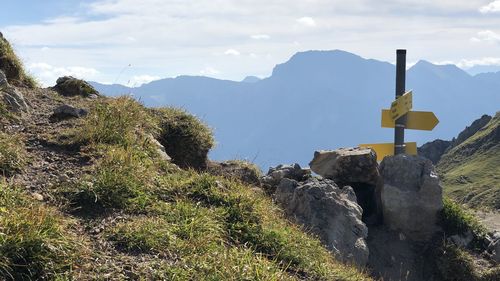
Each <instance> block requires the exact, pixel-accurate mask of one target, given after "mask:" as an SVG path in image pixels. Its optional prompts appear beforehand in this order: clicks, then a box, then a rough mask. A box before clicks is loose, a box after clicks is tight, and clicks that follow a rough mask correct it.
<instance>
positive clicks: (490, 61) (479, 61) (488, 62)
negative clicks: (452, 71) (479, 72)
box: [433, 57, 500, 69]
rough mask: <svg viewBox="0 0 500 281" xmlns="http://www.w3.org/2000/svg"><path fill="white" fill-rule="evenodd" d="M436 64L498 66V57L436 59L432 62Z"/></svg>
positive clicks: (499, 58)
mask: <svg viewBox="0 0 500 281" xmlns="http://www.w3.org/2000/svg"><path fill="white" fill-rule="evenodd" d="M433 63H434V64H437V65H448V64H454V65H456V66H458V67H460V68H462V69H469V68H472V67H474V66H500V57H483V58H476V59H461V60H458V61H451V60H447V61H437V62H433Z"/></svg>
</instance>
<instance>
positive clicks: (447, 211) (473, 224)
mask: <svg viewBox="0 0 500 281" xmlns="http://www.w3.org/2000/svg"><path fill="white" fill-rule="evenodd" d="M443 203H444V206H443V210H442V211H441V213H440V224H441V226H442V227H443V230H444V232H445V234H446V236H447V237H449V236H452V235H455V234H458V235H462V234H466V233H467V232H469V231H470V232H471V233H472V235H473V237H474V241H473V246H474V247H478V248H481V247H484V246H485V245H483V244H484V243H485V242H484V238H485V236H486V233H487V230H486V228H485V227H484V226H483V225H481V223H480V222H479V221H478V220H477V219H476V217H474V215H472V214H471V213H469V212H468V211H467V210H466V209H465V208H464V207H463V206H461V205H459V204H457V203H455V202H453V200H451V199H449V198H444V200H443Z"/></svg>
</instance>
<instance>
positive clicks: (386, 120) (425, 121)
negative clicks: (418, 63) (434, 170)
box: [359, 50, 439, 161]
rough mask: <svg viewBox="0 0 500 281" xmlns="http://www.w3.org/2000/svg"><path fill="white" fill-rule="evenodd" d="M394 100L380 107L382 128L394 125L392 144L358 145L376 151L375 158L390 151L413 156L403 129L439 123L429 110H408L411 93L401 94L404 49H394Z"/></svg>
mask: <svg viewBox="0 0 500 281" xmlns="http://www.w3.org/2000/svg"><path fill="white" fill-rule="evenodd" d="M396 54H397V57H396V100H395V101H393V102H392V103H391V108H390V109H383V110H382V127H384V128H394V143H373V144H360V145H359V146H360V147H365V148H371V149H373V150H374V151H375V152H376V153H377V161H382V159H384V157H386V156H389V155H394V154H401V153H406V154H410V155H417V143H416V142H407V143H405V141H404V130H405V129H412V130H426V131H432V129H434V127H436V125H437V124H438V123H439V120H438V119H437V118H436V116H435V115H434V113H433V112H427V111H411V110H412V108H413V92H412V91H407V92H406V93H405V84H406V50H397V51H396Z"/></svg>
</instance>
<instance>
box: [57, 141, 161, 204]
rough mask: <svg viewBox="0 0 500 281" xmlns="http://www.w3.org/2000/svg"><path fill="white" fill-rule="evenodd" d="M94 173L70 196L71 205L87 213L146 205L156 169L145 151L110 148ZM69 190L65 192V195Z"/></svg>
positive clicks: (107, 148) (106, 150)
mask: <svg viewBox="0 0 500 281" xmlns="http://www.w3.org/2000/svg"><path fill="white" fill-rule="evenodd" d="M102 154H103V155H102V156H101V158H99V159H98V160H97V163H96V165H95V166H94V167H93V171H92V173H91V174H90V175H89V176H86V177H84V178H83V179H82V181H81V183H80V184H78V185H76V186H74V187H73V191H72V192H71V190H70V193H69V199H70V201H71V204H72V205H76V206H77V207H78V208H83V209H84V211H89V209H92V208H127V207H128V206H130V205H133V204H139V205H143V204H147V203H148V197H147V196H145V194H146V193H147V191H148V189H149V187H150V186H151V183H152V180H153V179H154V176H155V172H156V167H154V166H153V162H152V160H153V159H154V158H153V157H152V156H151V155H149V152H148V151H147V150H146V151H145V150H139V149H134V148H131V147H126V148H124V147H121V146H109V147H106V149H105V150H104V151H103V152H102ZM67 191H68V190H66V192H67Z"/></svg>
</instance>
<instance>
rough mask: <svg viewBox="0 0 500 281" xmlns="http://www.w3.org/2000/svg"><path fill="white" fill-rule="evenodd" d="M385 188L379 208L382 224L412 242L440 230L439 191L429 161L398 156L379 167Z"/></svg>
mask: <svg viewBox="0 0 500 281" xmlns="http://www.w3.org/2000/svg"><path fill="white" fill-rule="evenodd" d="M380 173H381V175H382V177H383V181H384V184H383V186H382V189H381V204H382V212H383V218H384V224H385V225H387V226H388V227H389V228H391V229H393V230H396V231H400V232H401V233H403V234H404V235H406V236H407V237H409V238H410V239H413V240H415V241H425V240H428V239H429V238H431V236H432V235H433V234H434V233H435V232H436V231H438V230H439V227H438V226H437V222H438V214H439V212H440V211H441V210H442V209H443V197H442V187H441V186H440V184H439V178H438V176H437V174H436V173H435V172H434V166H433V165H432V163H431V161H430V160H428V159H426V158H423V157H420V156H410V155H405V154H400V155H396V156H390V157H385V158H384V160H383V161H382V163H381V164H380Z"/></svg>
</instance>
